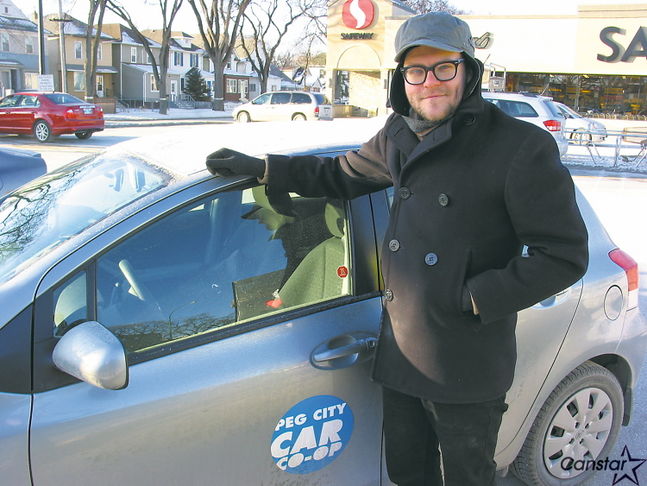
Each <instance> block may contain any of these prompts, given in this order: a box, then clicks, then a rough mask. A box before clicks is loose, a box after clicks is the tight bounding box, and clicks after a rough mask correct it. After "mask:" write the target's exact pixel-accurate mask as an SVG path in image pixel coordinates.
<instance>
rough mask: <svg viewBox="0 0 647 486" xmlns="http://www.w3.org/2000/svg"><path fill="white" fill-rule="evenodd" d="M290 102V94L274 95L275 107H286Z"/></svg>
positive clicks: (273, 102)
mask: <svg viewBox="0 0 647 486" xmlns="http://www.w3.org/2000/svg"><path fill="white" fill-rule="evenodd" d="M289 102H290V93H274V94H273V95H272V104H273V105H285V104H287V103H289Z"/></svg>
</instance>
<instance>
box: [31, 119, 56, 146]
mask: <svg viewBox="0 0 647 486" xmlns="http://www.w3.org/2000/svg"><path fill="white" fill-rule="evenodd" d="M34 137H36V140H38V141H39V142H41V143H45V142H49V141H50V140H51V139H52V129H51V128H50V127H49V125H48V124H47V122H46V121H44V120H38V121H37V122H36V123H34Z"/></svg>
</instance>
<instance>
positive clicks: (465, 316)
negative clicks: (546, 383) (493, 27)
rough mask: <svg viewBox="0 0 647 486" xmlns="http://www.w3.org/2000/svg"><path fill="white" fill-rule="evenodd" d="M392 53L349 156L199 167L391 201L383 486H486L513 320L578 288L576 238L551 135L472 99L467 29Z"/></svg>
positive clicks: (425, 26) (383, 356)
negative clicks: (380, 195) (381, 97)
mask: <svg viewBox="0 0 647 486" xmlns="http://www.w3.org/2000/svg"><path fill="white" fill-rule="evenodd" d="M395 48H396V57H395V60H396V62H398V67H397V69H396V71H395V73H394V76H393V81H392V83H391V87H390V101H391V106H392V108H393V111H394V113H393V114H392V115H391V116H390V117H389V118H388V120H387V121H386V123H385V126H384V127H383V128H382V129H381V130H380V131H379V132H378V133H377V135H376V136H375V137H374V138H373V139H371V140H370V141H368V142H366V143H365V144H364V145H362V147H361V148H360V149H359V150H358V151H357V152H349V153H347V154H346V155H345V156H341V157H336V158H319V157H313V156H300V157H284V156H277V155H268V156H267V157H266V160H261V159H256V158H253V157H248V156H246V155H244V154H240V153H238V152H233V151H230V150H228V149H221V150H219V151H217V152H215V153H214V154H212V155H210V156H209V157H208V159H207V166H208V167H209V169H210V170H211V171H212V172H214V173H218V172H220V173H227V172H234V173H238V174H249V175H256V176H257V177H259V178H260V177H262V182H265V183H267V184H268V186H267V190H268V194H269V195H270V196H271V197H275V196H276V195H279V194H282V193H285V192H286V191H296V192H300V193H301V194H303V195H307V196H317V195H328V196H333V197H343V198H353V197H355V196H358V195H360V194H365V193H368V192H371V191H374V190H377V189H381V188H384V187H387V186H390V185H393V186H394V189H395V192H394V194H395V197H394V202H393V207H392V208H391V219H390V224H389V228H388V230H387V234H386V238H385V242H384V243H385V244H384V249H383V252H382V269H383V276H384V284H385V290H384V314H383V323H382V329H381V333H380V337H379V342H378V346H377V350H376V355H375V363H374V370H373V378H374V379H375V380H377V381H378V382H380V383H381V384H382V385H383V390H384V393H383V397H384V434H385V441H386V458H387V467H388V471H389V476H390V478H391V480H392V481H393V482H395V483H396V484H398V485H400V486H405V485H441V484H445V485H452V486H469V485H474V486H477V485H478V486H484V485H493V484H494V475H495V470H496V464H495V462H494V460H493V457H494V450H495V446H496V438H497V432H498V429H499V426H500V424H501V417H502V415H503V412H504V411H505V409H506V408H507V406H506V404H505V402H504V399H505V393H506V391H507V390H508V389H509V387H510V385H511V383H512V378H513V375H514V366H515V361H516V342H515V324H516V318H517V312H518V311H519V310H521V309H523V308H526V307H529V306H531V305H533V304H535V303H536V302H539V301H540V300H542V299H544V298H547V297H549V296H550V295H552V294H554V293H556V292H558V291H559V290H562V289H564V288H566V287H568V286H569V285H571V284H572V283H574V282H575V281H577V280H578V279H579V278H580V277H581V276H582V275H583V273H584V272H585V270H586V266H587V262H588V251H587V233H586V228H585V226H584V223H583V221H582V218H581V215H580V213H579V210H578V208H577V205H576V203H575V197H574V189H573V183H572V179H571V177H570V175H569V174H568V171H567V170H566V169H565V168H564V167H563V166H562V164H561V162H560V159H559V152H558V149H557V146H556V144H555V142H554V140H553V138H552V136H551V135H550V134H549V133H548V132H546V131H543V130H541V129H539V128H537V127H535V126H533V125H530V124H528V123H526V122H522V121H518V120H515V119H514V118H511V117H509V116H507V115H505V114H504V113H503V112H501V111H500V110H498V109H497V108H496V107H494V106H493V105H491V104H489V103H487V102H485V101H484V100H483V98H482V97H481V94H480V84H481V76H482V72H483V66H482V64H481V63H480V62H479V61H477V60H476V59H475V58H474V45H473V41H472V37H471V34H470V31H469V28H468V26H467V24H465V23H464V22H463V21H462V20H460V19H458V18H456V17H453V16H451V15H449V14H445V13H430V14H425V15H420V16H416V17H412V18H410V19H408V20H407V21H406V22H404V23H403V24H402V26H401V27H400V29H399V30H398V33H397V35H396V40H395ZM524 245H526V246H527V248H528V249H527V252H526V253H527V254H525V255H522V248H523V246H524ZM439 446H440V451H441V452H442V469H441V465H440V461H441V455H440V454H439V450H438V449H439Z"/></svg>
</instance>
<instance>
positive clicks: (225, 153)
mask: <svg viewBox="0 0 647 486" xmlns="http://www.w3.org/2000/svg"><path fill="white" fill-rule="evenodd" d="M207 169H209V172H211V173H212V174H214V175H222V176H230V175H234V174H236V175H250V176H254V177H263V176H264V175H265V161H264V160H263V159H259V158H256V157H251V156H249V155H246V154H243V153H240V152H236V151H235V150H231V149H228V148H221V149H218V150H216V151H215V152H214V153H212V154H210V155H207Z"/></svg>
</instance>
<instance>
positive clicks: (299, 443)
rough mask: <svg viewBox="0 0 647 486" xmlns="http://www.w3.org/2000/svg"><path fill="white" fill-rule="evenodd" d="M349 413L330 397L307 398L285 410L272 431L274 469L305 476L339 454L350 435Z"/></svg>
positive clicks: (351, 427)
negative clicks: (275, 466)
mask: <svg viewBox="0 0 647 486" xmlns="http://www.w3.org/2000/svg"><path fill="white" fill-rule="evenodd" d="M353 422H354V419H353V412H352V410H351V408H350V407H349V406H348V403H346V402H345V401H344V400H342V399H341V398H338V397H334V396H331V395H319V396H314V397H310V398H307V399H305V400H303V401H301V402H299V403H297V404H296V405H294V406H293V407H292V408H291V409H290V410H288V411H287V412H286V413H285V415H283V417H281V418H280V419H279V421H278V422H277V424H276V427H275V428H274V434H273V435H272V442H271V446H270V450H271V453H272V457H273V458H274V462H275V463H276V465H277V467H278V468H279V469H281V470H283V471H286V472H289V473H292V474H309V473H312V472H314V471H318V470H319V469H321V468H323V467H326V466H327V465H328V464H330V463H331V462H332V461H334V460H335V459H336V458H337V457H339V456H340V455H341V453H342V452H343V450H344V448H345V447H346V445H347V444H348V442H349V441H350V437H351V435H352V433H353Z"/></svg>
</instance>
